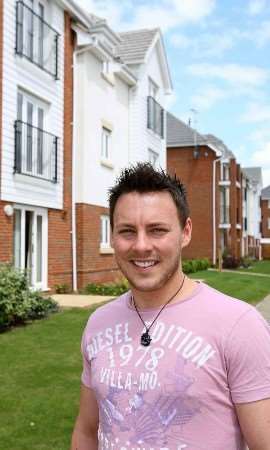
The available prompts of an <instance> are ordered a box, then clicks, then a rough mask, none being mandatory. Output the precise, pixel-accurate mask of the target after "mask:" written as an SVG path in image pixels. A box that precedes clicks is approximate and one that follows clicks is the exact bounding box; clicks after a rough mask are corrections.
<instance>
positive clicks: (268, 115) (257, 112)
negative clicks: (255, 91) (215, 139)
mask: <svg viewBox="0 0 270 450" xmlns="http://www.w3.org/2000/svg"><path fill="white" fill-rule="evenodd" d="M240 119H241V121H242V122H247V123H259V122H265V121H267V122H269V121H270V105H265V104H260V103H250V104H249V105H248V107H247V110H246V111H245V113H244V114H243V115H242V116H241V118H240Z"/></svg>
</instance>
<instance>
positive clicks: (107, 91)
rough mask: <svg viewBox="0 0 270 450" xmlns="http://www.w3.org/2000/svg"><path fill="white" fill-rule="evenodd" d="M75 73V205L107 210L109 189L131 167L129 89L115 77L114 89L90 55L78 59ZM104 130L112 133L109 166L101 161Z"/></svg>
mask: <svg viewBox="0 0 270 450" xmlns="http://www.w3.org/2000/svg"><path fill="white" fill-rule="evenodd" d="M76 70H77V72H76V73H77V86H76V92H77V99H76V102H77V107H78V118H77V119H78V120H77V123H78V129H77V133H76V135H77V138H76V139H77V145H76V148H77V155H76V165H77V170H76V202H77V203H87V204H92V205H99V206H104V207H107V205H108V202H107V195H108V188H109V187H111V186H112V185H113V184H114V182H115V178H116V176H117V175H118V174H119V171H120V169H121V168H123V167H125V166H127V165H128V141H129V138H128V131H129V107H128V104H129V87H128V85H127V84H125V83H124V82H123V81H121V80H120V79H119V78H118V77H116V76H115V78H114V81H115V84H114V85H112V84H110V83H109V82H108V81H107V80H106V79H104V78H103V77H102V75H101V72H102V63H101V61H99V60H98V59H97V58H96V57H95V56H94V55H93V54H91V53H90V52H85V53H83V54H81V55H78V62H77V69H76ZM102 126H104V127H105V128H109V129H111V144H112V158H111V160H110V161H109V162H108V163H109V164H107V166H106V165H104V164H102V161H101V133H102ZM105 163H106V162H105ZM110 164H111V167H110Z"/></svg>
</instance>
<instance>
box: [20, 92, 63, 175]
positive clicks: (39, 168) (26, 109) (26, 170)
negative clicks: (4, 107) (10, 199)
mask: <svg viewBox="0 0 270 450" xmlns="http://www.w3.org/2000/svg"><path fill="white" fill-rule="evenodd" d="M47 111H48V105H47V104H46V103H44V102H42V101H40V100H39V99H38V98H36V97H34V96H32V95H30V94H28V93H26V92H23V91H18V94H17V120H16V121H15V162H14V172H16V173H22V174H25V175H30V176H34V177H38V178H43V179H46V180H49V181H53V182H56V181H57V170H58V168H57V165H58V164H57V163H58V156H57V154H58V138H57V137H56V136H54V135H53V134H51V133H48V132H46V131H45V130H44V128H45V121H46V115H47V114H46V113H47Z"/></svg>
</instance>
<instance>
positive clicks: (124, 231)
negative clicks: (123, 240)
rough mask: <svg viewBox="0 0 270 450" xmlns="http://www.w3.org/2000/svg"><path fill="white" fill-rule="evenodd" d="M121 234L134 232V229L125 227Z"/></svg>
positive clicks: (120, 231)
mask: <svg viewBox="0 0 270 450" xmlns="http://www.w3.org/2000/svg"><path fill="white" fill-rule="evenodd" d="M119 233H120V234H132V233H134V230H130V229H128V228H126V229H124V230H119Z"/></svg>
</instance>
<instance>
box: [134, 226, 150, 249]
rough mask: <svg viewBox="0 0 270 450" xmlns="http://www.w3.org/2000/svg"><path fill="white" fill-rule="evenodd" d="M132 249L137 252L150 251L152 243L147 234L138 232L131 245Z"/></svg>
mask: <svg viewBox="0 0 270 450" xmlns="http://www.w3.org/2000/svg"><path fill="white" fill-rule="evenodd" d="M133 249H134V250H136V251H137V252H145V251H147V250H151V249H152V243H151V239H150V238H149V236H147V233H145V232H144V231H141V232H138V233H137V236H136V239H135V241H134V243H133Z"/></svg>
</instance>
